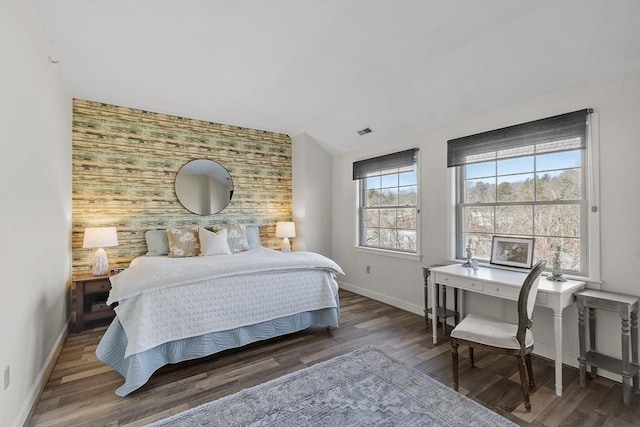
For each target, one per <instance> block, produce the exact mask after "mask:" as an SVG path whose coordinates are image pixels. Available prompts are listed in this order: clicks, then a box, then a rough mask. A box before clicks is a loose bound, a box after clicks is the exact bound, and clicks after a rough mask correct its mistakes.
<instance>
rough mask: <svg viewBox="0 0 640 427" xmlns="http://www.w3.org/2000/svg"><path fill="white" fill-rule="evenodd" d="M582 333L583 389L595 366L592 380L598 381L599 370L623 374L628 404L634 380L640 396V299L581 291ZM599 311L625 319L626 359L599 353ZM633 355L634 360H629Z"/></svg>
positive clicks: (623, 355) (623, 343) (623, 321)
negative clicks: (639, 321) (639, 356)
mask: <svg viewBox="0 0 640 427" xmlns="http://www.w3.org/2000/svg"><path fill="white" fill-rule="evenodd" d="M575 295H576V299H577V303H578V332H579V335H580V357H579V358H578V362H580V386H582V387H584V386H585V385H586V381H587V366H586V365H590V366H591V378H596V376H597V374H598V368H602V369H604V370H605V371H609V372H613V373H616V374H618V375H622V400H623V401H624V403H625V404H628V403H629V401H630V400H631V379H632V378H633V391H634V393H635V394H640V384H639V379H640V376H639V372H640V367H639V366H638V308H639V305H640V304H639V301H640V298H639V297H636V296H631V295H623V294H614V293H611V292H603V291H596V290H592V289H587V290H583V291H580V292H577V293H576V294H575ZM585 308H588V310H589V351H587V350H586V344H585V341H586V336H585V335H586V331H585V323H584V315H585ZM596 309H601V310H608V311H613V312H617V313H618V315H619V316H620V319H621V320H622V335H621V336H622V360H620V359H615V358H613V357H609V356H605V355H603V354H600V353H597V352H596V351H595V348H596V312H595V310H596ZM629 352H631V361H630V360H629Z"/></svg>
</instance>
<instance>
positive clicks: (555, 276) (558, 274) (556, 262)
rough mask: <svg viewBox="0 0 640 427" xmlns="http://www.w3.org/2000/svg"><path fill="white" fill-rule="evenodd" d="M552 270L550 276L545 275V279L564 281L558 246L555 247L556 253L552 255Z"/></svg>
mask: <svg viewBox="0 0 640 427" xmlns="http://www.w3.org/2000/svg"><path fill="white" fill-rule="evenodd" d="M552 265H553V270H552V271H551V276H547V280H550V281H552V282H566V281H567V279H566V278H564V277H562V268H561V267H560V246H557V247H556V254H555V255H554V257H553V263H552Z"/></svg>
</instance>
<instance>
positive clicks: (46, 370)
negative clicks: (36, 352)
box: [13, 314, 73, 427]
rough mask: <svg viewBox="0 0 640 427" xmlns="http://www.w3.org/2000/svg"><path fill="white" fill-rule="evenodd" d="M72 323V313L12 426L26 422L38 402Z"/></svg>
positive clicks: (16, 426)
mask: <svg viewBox="0 0 640 427" xmlns="http://www.w3.org/2000/svg"><path fill="white" fill-rule="evenodd" d="M72 325H73V314H72V315H71V316H69V319H68V320H67V323H66V324H65V325H64V327H63V328H62V330H61V331H60V333H59V334H58V338H57V339H56V342H55V344H54V345H53V348H52V349H51V351H50V352H49V355H48V356H47V360H45V362H44V364H43V365H42V368H41V369H40V371H39V372H38V375H37V376H36V380H35V381H34V382H33V385H32V386H31V388H30V389H29V393H28V394H27V399H26V401H25V403H24V405H22V408H20V412H19V413H18V416H17V417H16V419H15V421H14V423H13V427H20V426H23V425H25V424H26V422H27V419H28V418H29V415H30V414H31V412H32V411H33V409H34V407H35V405H36V403H37V402H38V398H39V397H40V394H41V393H42V391H43V390H44V387H45V385H47V380H48V379H49V375H50V374H51V371H52V370H53V368H54V366H55V363H56V360H57V355H58V354H59V353H60V351H61V350H62V347H63V346H64V342H65V340H66V337H67V335H68V334H69V330H70V329H71V326H72Z"/></svg>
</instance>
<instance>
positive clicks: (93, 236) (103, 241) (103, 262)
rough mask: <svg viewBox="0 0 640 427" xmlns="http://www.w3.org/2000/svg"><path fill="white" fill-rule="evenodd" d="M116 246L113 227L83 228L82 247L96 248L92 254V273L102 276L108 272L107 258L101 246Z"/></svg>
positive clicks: (116, 235) (116, 240)
mask: <svg viewBox="0 0 640 427" xmlns="http://www.w3.org/2000/svg"><path fill="white" fill-rule="evenodd" d="M110 246H118V234H117V233H116V228H115V227H92V228H85V229H84V241H83V242H82V247H83V248H98V250H96V253H95V255H94V256H93V275H94V276H102V275H103V274H107V273H108V272H109V260H108V259H107V253H106V252H105V251H104V249H103V248H106V247H110Z"/></svg>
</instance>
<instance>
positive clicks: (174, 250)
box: [167, 227, 200, 258]
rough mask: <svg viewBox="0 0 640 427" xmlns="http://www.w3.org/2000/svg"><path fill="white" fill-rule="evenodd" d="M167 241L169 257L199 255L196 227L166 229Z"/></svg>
mask: <svg viewBox="0 0 640 427" xmlns="http://www.w3.org/2000/svg"><path fill="white" fill-rule="evenodd" d="M167 239H168V240H169V257H171V258H182V257H188V256H198V255H199V254H200V239H198V227H189V228H173V227H169V228H167Z"/></svg>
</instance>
